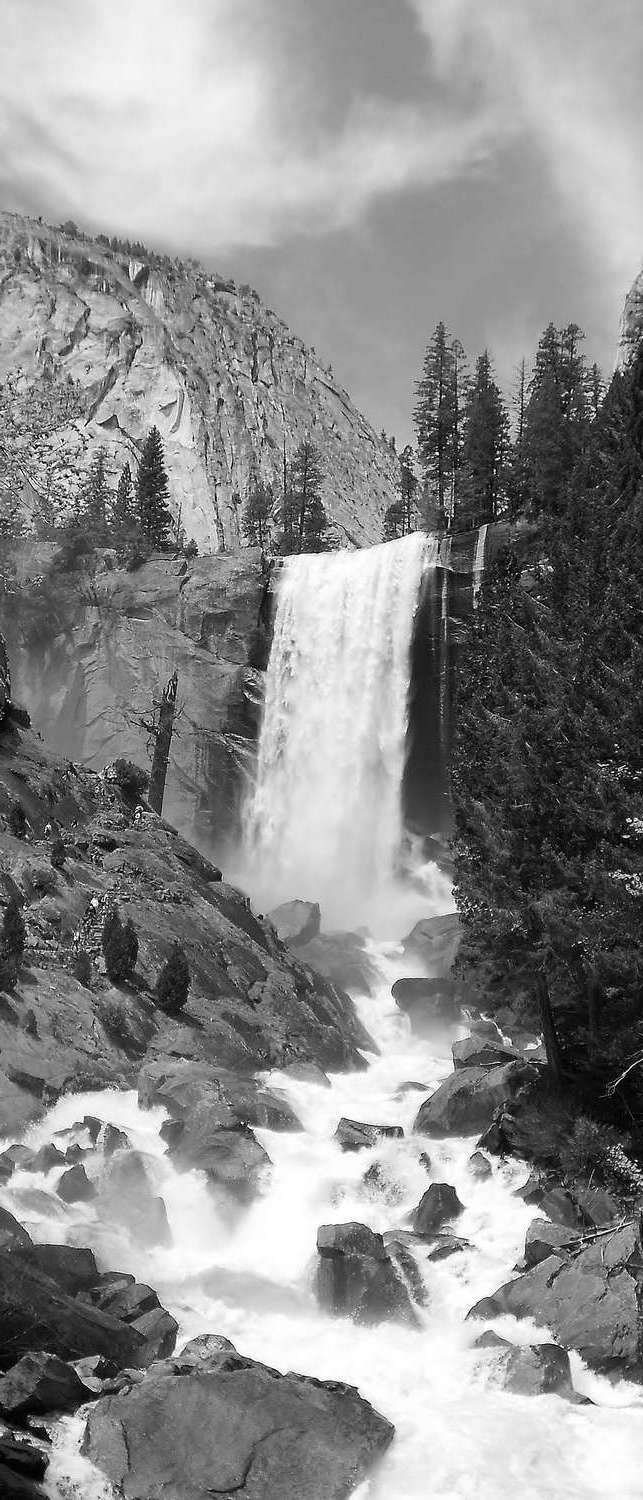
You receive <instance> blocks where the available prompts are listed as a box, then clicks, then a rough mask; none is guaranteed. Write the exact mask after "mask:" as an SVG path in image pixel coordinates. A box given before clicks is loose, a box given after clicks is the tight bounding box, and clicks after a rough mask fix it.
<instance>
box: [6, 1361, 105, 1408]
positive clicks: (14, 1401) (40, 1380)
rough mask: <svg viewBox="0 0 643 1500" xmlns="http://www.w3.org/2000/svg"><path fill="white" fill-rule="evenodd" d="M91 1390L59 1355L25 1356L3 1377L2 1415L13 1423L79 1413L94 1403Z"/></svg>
mask: <svg viewBox="0 0 643 1500" xmlns="http://www.w3.org/2000/svg"><path fill="white" fill-rule="evenodd" d="M91 1394H92V1393H91V1391H90V1390H89V1389H88V1388H87V1386H85V1385H83V1382H82V1380H80V1378H79V1376H78V1375H77V1374H76V1371H75V1370H74V1369H73V1367H72V1366H71V1365H70V1364H65V1362H64V1360H62V1359H59V1358H58V1356H57V1355H56V1354H45V1353H42V1352H37V1353H35V1354H31V1353H30V1354H23V1356H22V1359H19V1360H18V1361H17V1363H16V1364H15V1365H12V1367H11V1369H10V1370H9V1371H8V1372H7V1374H6V1375H3V1376H1V1377H0V1413H2V1415H3V1417H8V1418H9V1420H14V1421H15V1420H20V1419H22V1418H24V1417H27V1416H44V1415H45V1414H46V1413H47V1412H63V1411H76V1409H77V1407H79V1406H82V1405H83V1402H85V1401H89V1400H91Z"/></svg>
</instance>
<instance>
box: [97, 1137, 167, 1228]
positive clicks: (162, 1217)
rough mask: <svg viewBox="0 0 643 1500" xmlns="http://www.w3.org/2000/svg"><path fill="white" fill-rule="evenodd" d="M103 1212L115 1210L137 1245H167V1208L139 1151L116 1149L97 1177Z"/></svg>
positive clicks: (113, 1211) (113, 1212) (107, 1212)
mask: <svg viewBox="0 0 643 1500" xmlns="http://www.w3.org/2000/svg"><path fill="white" fill-rule="evenodd" d="M100 1204H101V1212H102V1213H103V1216H105V1215H107V1214H110V1213H112V1214H115V1215H116V1216H117V1218H118V1221H119V1223H121V1224H123V1225H124V1226H125V1227H126V1228H127V1229H128V1230H129V1232H130V1234H131V1235H132V1236H133V1238H134V1239H135V1240H137V1241H138V1243H139V1244H140V1245H149V1246H150V1247H154V1246H156V1245H169V1244H171V1242H172V1233H171V1230H170V1226H169V1223H168V1218H167V1210H166V1207H165V1204H164V1202H163V1199H162V1198H160V1197H159V1196H158V1195H157V1194H156V1193H155V1192H154V1189H153V1187H152V1184H151V1182H150V1180H149V1177H148V1173H147V1167H146V1164H145V1159H144V1157H143V1156H142V1154H141V1153H140V1152H139V1151H127V1152H120V1151H119V1152H117V1153H116V1154H115V1155H114V1156H113V1157H111V1158H110V1159H109V1166H108V1168H107V1169H106V1173H105V1176H104V1177H102V1178H101V1180H100Z"/></svg>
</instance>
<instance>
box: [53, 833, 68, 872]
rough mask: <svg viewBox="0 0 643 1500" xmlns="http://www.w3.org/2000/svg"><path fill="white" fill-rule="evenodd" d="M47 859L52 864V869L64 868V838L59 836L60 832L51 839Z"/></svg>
mask: <svg viewBox="0 0 643 1500" xmlns="http://www.w3.org/2000/svg"><path fill="white" fill-rule="evenodd" d="M49 859H50V861H51V864H52V865H53V868H54V870H64V868H65V861H66V859H67V850H66V848H65V843H64V839H62V838H61V836H60V834H57V835H56V837H55V839H54V840H53V843H52V846H51V849H50V851H49Z"/></svg>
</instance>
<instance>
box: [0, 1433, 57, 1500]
mask: <svg viewBox="0 0 643 1500" xmlns="http://www.w3.org/2000/svg"><path fill="white" fill-rule="evenodd" d="M48 1465H49V1458H48V1456H47V1454H46V1453H45V1452H44V1451H43V1449H42V1448H37V1447H36V1445H35V1443H32V1442H27V1440H26V1439H25V1438H24V1437H22V1436H20V1437H18V1435H17V1434H16V1433H15V1432H12V1431H11V1429H10V1428H8V1427H6V1428H5V1429H4V1431H3V1432H0V1495H2V1500H43V1497H44V1493H45V1492H44V1490H43V1489H41V1487H40V1485H39V1484H38V1483H37V1481H38V1480H39V1479H43V1478H44V1476H45V1474H46V1472H47V1468H48Z"/></svg>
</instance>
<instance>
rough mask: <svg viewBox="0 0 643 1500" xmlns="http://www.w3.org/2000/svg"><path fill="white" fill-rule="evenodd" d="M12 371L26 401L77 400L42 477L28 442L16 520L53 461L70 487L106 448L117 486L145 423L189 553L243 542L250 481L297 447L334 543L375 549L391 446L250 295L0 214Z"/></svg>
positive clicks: (39, 492) (0, 276)
mask: <svg viewBox="0 0 643 1500" xmlns="http://www.w3.org/2000/svg"><path fill="white" fill-rule="evenodd" d="M115 243H116V242H113V244H115ZM17 372H19V379H20V382H21V388H22V389H23V391H24V389H25V387H30V386H35V387H36V388H41V386H42V382H43V381H46V382H48V383H49V387H50V389H51V387H52V386H54V387H58V388H60V389H61V390H62V391H63V392H66V391H67V390H68V389H69V390H71V389H72V387H70V386H69V385H68V382H69V381H71V382H73V383H74V384H73V391H74V396H75V399H74V400H71V399H69V400H68V401H66V402H65V401H63V402H61V403H60V404H61V407H62V410H61V412H60V413H59V420H56V421H55V422H54V423H53V430H52V432H51V433H50V435H49V439H48V443H47V444H46V446H45V451H44V452H43V455H42V463H41V464H39V463H38V461H37V458H36V457H35V455H34V453H33V451H30V445H29V443H28V441H27V442H26V443H25V455H24V476H23V478H22V481H21V483H22V488H23V499H24V507H25V510H26V512H27V514H29V513H33V511H34V510H35V511H37V510H38V508H39V506H40V505H41V503H42V500H43V497H44V496H45V492H46V489H47V472H48V470H50V469H51V461H52V458H56V459H57V461H58V462H59V464H60V467H61V470H62V471H63V475H67V476H71V477H72V478H73V475H74V472H77V471H78V470H80V471H82V470H84V469H85V468H86V467H87V464H88V462H89V460H90V458H91V455H92V453H93V452H95V451H96V449H97V448H99V447H101V446H104V447H105V448H106V449H107V461H108V467H109V469H110V471H111V473H112V475H113V476H114V477H116V476H117V474H118V472H119V471H120V469H121V468H122V466H123V464H124V463H126V462H129V463H130V464H131V465H132V467H134V466H135V464H136V462H137V460H138V457H139V453H140V448H141V445H142V442H143V441H144V439H145V436H146V434H147V432H148V430H149V428H150V426H152V424H156V426H157V427H158V428H159V430H160V432H161V435H162V438H163V442H164V445H165V452H166V457H167V464H168V470H169V474H170V481H171V488H172V502H173V508H174V510H175V513H176V512H178V510H179V508H180V509H181V519H182V523H183V526H184V528H185V532H186V535H187V536H188V537H190V538H194V540H195V541H196V542H197V544H198V546H199V549H200V551H202V552H204V551H205V552H214V551H221V550H230V549H233V548H235V547H237V546H239V545H240V543H241V541H242V536H241V528H240V509H241V502H242V500H243V498H244V496H245V494H246V493H247V490H248V486H249V484H250V482H251V480H252V479H253V478H254V477H259V476H260V477H262V478H263V479H265V480H273V481H275V482H277V483H278V482H279V481H280V478H281V475H282V472H283V460H284V449H285V452H286V455H287V456H288V457H290V456H291V454H292V452H293V451H294V449H295V447H296V446H297V444H298V443H299V442H300V441H301V440H302V439H303V438H304V437H306V436H309V437H310V438H311V439H312V440H313V441H315V442H316V443H317V444H318V446H319V447H320V448H321V449H322V452H323V455H324V467H325V488H324V501H325V504H326V509H327V512H328V515H329V517H330V521H331V528H332V535H333V536H334V538H335V540H336V541H338V542H339V543H344V544H345V543H347V542H348V543H349V544H352V545H355V546H365V545H368V544H369V543H372V542H374V541H377V540H379V538H380V537H381V533H382V517H383V514H384V510H385V508H386V506H387V505H388V504H390V502H391V499H392V497H393V493H394V490H395V486H396V482H397V477H398V473H397V470H398V465H397V459H396V458H395V455H394V454H393V453H392V452H391V450H390V448H389V446H388V444H387V443H386V442H384V441H383V440H382V439H381V438H380V437H378V435H377V434H376V433H375V432H374V431H373V429H372V428H371V427H370V425H369V423H368V422H367V421H366V419H365V418H364V417H363V416H361V415H360V413H359V412H358V411H357V410H356V409H355V407H354V406H353V404H352V402H351V400H350V398H349V396H348V395H347V393H346V391H345V390H343V389H342V387H341V386H340V385H339V384H338V382H337V380H336V379H335V377H334V375H333V373H332V370H331V368H330V367H327V366H325V365H323V364H322V362H321V361H320V359H319V358H318V356H317V354H316V353H315V351H314V349H309V348H307V347H306V346H305V345H304V344H303V343H302V341H301V339H298V338H296V337H295V335H294V334H292V333H291V332H290V330H289V329H288V328H287V327H286V324H285V323H284V322H283V321H282V319H281V318H279V317H278V315H277V314H276V313H274V312H272V311H271V310H270V309H269V308H267V307H265V306H264V305H263V303H262V302H261V300H260V298H259V296H258V295H257V293H256V292H254V291H253V290H252V288H251V287H249V286H240V287H239V286H237V285H236V284H235V283H234V282H233V281H231V280H227V279H225V278H224V277H222V276H219V275H217V274H215V273H214V272H210V271H206V270H204V268H203V267H201V266H200V265H198V264H197V263H196V262H195V261H188V262H187V263H186V262H184V261H177V260H172V259H170V258H169V257H168V256H162V255H157V254H154V253H151V252H149V253H148V252H147V251H145V252H144V251H143V249H142V248H141V249H140V252H139V253H138V254H137V255H136V256H134V255H132V254H128V253H125V252H124V251H120V250H118V249H115V248H113V247H112V246H110V244H108V243H107V241H106V239H105V238H103V239H101V240H100V241H98V240H92V239H90V238H89V237H88V236H87V235H84V234H82V233H81V232H80V231H79V230H77V229H76V227H75V226H74V225H72V224H67V225H65V226H64V227H62V228H57V229H54V228H51V227H49V226H47V225H45V224H42V223H41V222H40V221H39V220H34V219H28V218H25V217H22V216H20V215H17V214H9V213H2V214H0V382H2V381H6V378H7V376H12V377H15V376H16V373H17ZM25 436H26V438H27V439H28V437H29V434H26V435H25Z"/></svg>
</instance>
